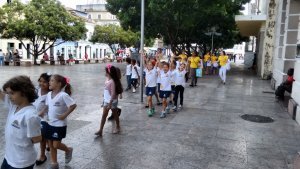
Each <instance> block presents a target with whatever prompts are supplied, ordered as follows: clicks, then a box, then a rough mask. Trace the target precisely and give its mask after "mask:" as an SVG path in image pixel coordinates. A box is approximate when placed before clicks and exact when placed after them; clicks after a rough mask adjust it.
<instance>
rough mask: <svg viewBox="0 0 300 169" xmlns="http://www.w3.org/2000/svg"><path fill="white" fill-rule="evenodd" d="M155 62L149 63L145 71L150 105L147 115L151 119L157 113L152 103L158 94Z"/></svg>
mask: <svg viewBox="0 0 300 169" xmlns="http://www.w3.org/2000/svg"><path fill="white" fill-rule="evenodd" d="M154 66H155V65H154V62H151V61H149V62H148V64H147V68H146V69H145V73H146V81H145V84H146V85H145V86H146V95H147V100H148V105H149V110H148V111H147V114H148V116H149V117H151V116H152V115H153V114H154V113H155V108H154V106H153V103H152V96H153V95H154V94H155V93H156V81H157V72H156V66H155V67H154Z"/></svg>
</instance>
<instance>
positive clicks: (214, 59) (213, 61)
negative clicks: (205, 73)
mask: <svg viewBox="0 0 300 169" xmlns="http://www.w3.org/2000/svg"><path fill="white" fill-rule="evenodd" d="M217 60H218V57H217V56H215V55H213V56H212V57H211V62H212V63H215V62H216V61H217Z"/></svg>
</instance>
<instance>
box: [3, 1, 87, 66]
mask: <svg viewBox="0 0 300 169" xmlns="http://www.w3.org/2000/svg"><path fill="white" fill-rule="evenodd" d="M1 11H4V14H5V19H3V20H2V21H0V22H1V23H0V32H2V37H4V38H16V39H18V40H19V41H20V42H21V44H22V45H23V47H24V48H25V49H26V50H28V51H29V52H30V53H31V54H32V55H33V56H34V64H37V62H36V60H37V58H38V56H39V55H41V54H43V53H44V52H46V51H47V50H49V49H50V48H51V47H54V46H57V45H60V44H61V43H64V42H66V41H76V40H79V39H81V38H82V37H83V36H84V34H85V33H86V31H87V30H86V28H85V24H84V22H83V21H82V20H80V19H78V18H76V17H75V16H72V15H71V14H70V13H68V12H67V11H66V9H65V8H64V7H63V6H62V5H61V4H60V2H58V1H57V0H31V1H30V2H29V3H28V4H23V3H21V2H20V1H18V0H13V1H12V2H11V3H10V4H7V5H4V6H3V7H2V9H0V13H1ZM3 17H4V16H3ZM1 25H4V26H2V27H1ZM58 39H62V41H61V42H60V43H55V42H56V41H57V40H58ZM24 40H29V41H30V42H31V43H32V46H33V49H31V48H28V47H27V46H26V45H25V44H24Z"/></svg>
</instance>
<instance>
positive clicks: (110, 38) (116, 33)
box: [91, 24, 138, 52]
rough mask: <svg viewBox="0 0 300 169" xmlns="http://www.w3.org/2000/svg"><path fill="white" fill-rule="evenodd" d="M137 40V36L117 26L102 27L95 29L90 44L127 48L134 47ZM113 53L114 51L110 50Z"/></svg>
mask: <svg viewBox="0 0 300 169" xmlns="http://www.w3.org/2000/svg"><path fill="white" fill-rule="evenodd" d="M137 39H138V34H137V33H134V32H132V31H131V30H127V31H126V30H124V29H122V28H121V27H120V26H117V25H113V24H110V25H104V26H99V25H97V26H96V27H95V31H94V34H93V36H92V38H91V42H93V43H96V42H102V43H107V44H109V46H110V47H111V48H112V45H113V44H116V43H118V44H119V45H120V46H121V47H129V46H133V45H135V43H136V41H137ZM112 50H113V51H114V52H115V49H114V48H112Z"/></svg>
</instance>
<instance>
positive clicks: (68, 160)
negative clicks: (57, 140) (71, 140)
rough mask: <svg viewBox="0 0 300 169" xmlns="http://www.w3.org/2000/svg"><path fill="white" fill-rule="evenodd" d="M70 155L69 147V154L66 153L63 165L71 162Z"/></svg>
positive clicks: (71, 149)
mask: <svg viewBox="0 0 300 169" xmlns="http://www.w3.org/2000/svg"><path fill="white" fill-rule="evenodd" d="M72 155H73V148H72V147H70V149H69V152H68V153H66V156H65V163H66V164H68V163H69V162H71V160H72Z"/></svg>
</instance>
